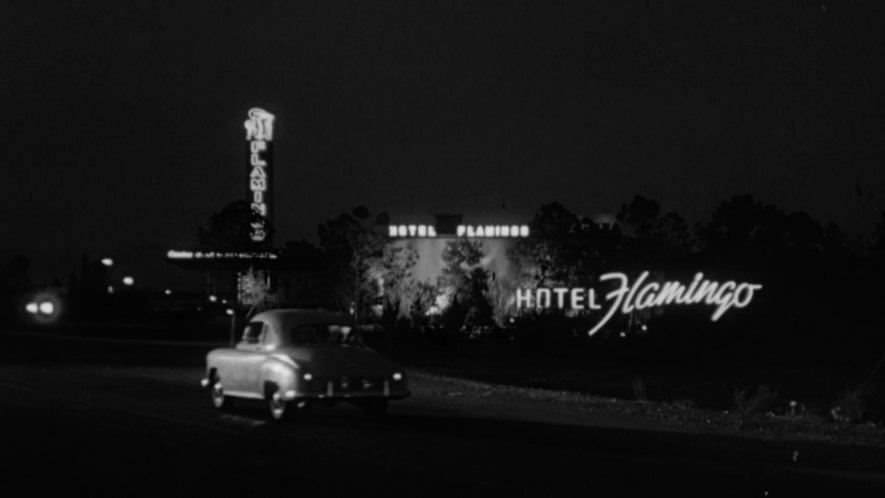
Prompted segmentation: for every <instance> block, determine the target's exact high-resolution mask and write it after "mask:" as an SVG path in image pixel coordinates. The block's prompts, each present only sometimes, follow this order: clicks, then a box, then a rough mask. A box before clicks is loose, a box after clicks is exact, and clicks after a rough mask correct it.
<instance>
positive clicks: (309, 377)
mask: <svg viewBox="0 0 885 498" xmlns="http://www.w3.org/2000/svg"><path fill="white" fill-rule="evenodd" d="M301 378H302V379H304V380H305V381H307V382H310V381H312V380H313V374H311V373H310V372H304V375H302V376H301Z"/></svg>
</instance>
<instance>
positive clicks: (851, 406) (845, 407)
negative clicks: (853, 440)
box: [830, 389, 866, 422]
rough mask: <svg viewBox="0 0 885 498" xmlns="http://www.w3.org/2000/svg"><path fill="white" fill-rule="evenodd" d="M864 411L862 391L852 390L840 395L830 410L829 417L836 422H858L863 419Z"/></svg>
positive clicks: (864, 404)
mask: <svg viewBox="0 0 885 498" xmlns="http://www.w3.org/2000/svg"><path fill="white" fill-rule="evenodd" d="M865 410H866V403H864V400H863V391H862V390H861V389H853V390H850V391H846V392H844V393H843V394H842V397H841V398H839V401H837V402H836V404H835V405H834V406H833V407H832V408H831V409H830V415H831V416H832V417H833V420H835V421H836V422H858V421H860V420H861V419H863V414H864V411H865Z"/></svg>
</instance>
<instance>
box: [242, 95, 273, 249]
mask: <svg viewBox="0 0 885 498" xmlns="http://www.w3.org/2000/svg"><path fill="white" fill-rule="evenodd" d="M273 121H274V115H273V114H271V113H269V112H267V111H265V110H264V109H260V108H258V107H253V108H252V109H249V119H247V120H246V121H245V122H244V123H243V126H245V128H246V157H247V161H248V173H249V180H248V182H249V183H248V185H249V190H248V191H247V196H248V199H249V204H250V205H251V206H252V211H254V212H255V213H257V214H259V215H260V216H261V217H262V220H261V221H255V222H253V223H252V231H251V233H250V236H251V237H252V240H253V241H255V242H264V241H265V240H266V239H267V237H268V228H269V226H270V222H271V210H270V206H271V181H270V171H271V163H272V159H273Z"/></svg>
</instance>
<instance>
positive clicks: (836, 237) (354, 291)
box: [276, 195, 885, 364]
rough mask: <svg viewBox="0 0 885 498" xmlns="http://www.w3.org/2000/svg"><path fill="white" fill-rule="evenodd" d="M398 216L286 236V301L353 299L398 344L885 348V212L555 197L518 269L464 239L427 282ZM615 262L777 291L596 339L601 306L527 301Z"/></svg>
mask: <svg viewBox="0 0 885 498" xmlns="http://www.w3.org/2000/svg"><path fill="white" fill-rule="evenodd" d="M388 223H389V217H388V216H387V215H386V214H385V213H380V214H371V213H370V212H369V211H368V210H367V209H366V208H362V207H360V208H356V209H354V210H353V211H352V212H351V213H345V214H342V215H341V216H339V217H338V218H336V219H333V220H329V221H327V222H326V223H324V224H322V225H320V226H319V239H320V243H319V246H314V245H313V244H310V243H308V242H307V241H303V240H302V241H298V242H289V243H287V245H286V251H285V254H286V256H285V257H286V258H287V259H288V260H289V261H290V264H289V265H288V268H289V270H288V272H287V274H286V276H285V278H284V279H283V280H282V282H283V283H282V285H281V288H280V289H278V291H279V292H280V294H281V295H282V296H283V298H282V302H284V303H290V304H293V305H301V304H307V305H316V306H323V307H330V308H333V309H337V310H339V311H344V312H350V313H352V314H354V315H355V316H356V317H357V318H358V319H359V320H360V321H362V322H369V323H375V324H377V325H380V326H382V327H383V328H384V329H385V330H387V331H388V336H389V338H393V340H394V342H396V343H408V342H410V341H419V342H422V341H423V342H427V341H431V342H433V341H436V342H435V344H437V345H438V343H439V342H442V343H445V344H453V343H463V342H465V341H469V339H471V338H473V339H480V340H482V341H487V342H488V341H494V340H496V339H495V338H497V339H499V340H501V341H503V342H507V343H510V346H508V347H518V344H524V345H525V347H526V349H527V350H530V351H533V352H540V351H547V352H552V353H561V354H569V353H575V354H581V355H586V354H588V353H589V354H593V353H594V352H596V353H598V354H600V355H605V356H611V355H612V354H614V353H613V352H615V351H618V352H620V353H619V354H626V355H633V356H641V355H647V356H653V355H666V357H667V358H669V359H677V358H695V357H697V356H699V355H703V356H708V357H710V358H721V359H732V360H739V361H760V362H765V361H772V362H780V363H797V364H816V363H823V362H827V363H838V364H852V363H855V362H858V361H863V362H864V363H866V362H868V361H869V359H870V358H873V359H875V358H876V357H878V356H881V355H882V354H883V353H885V341H883V339H882V334H881V333H880V331H881V330H882V325H883V320H882V318H881V316H880V313H879V312H878V310H879V307H878V306H877V304H878V303H879V302H881V301H882V299H883V298H885V292H883V291H882V289H881V287H880V285H879V282H880V281H881V280H882V278H883V277H885V275H883V273H885V250H883V247H885V240H883V239H885V237H883V234H885V212H883V213H882V216H881V217H880V219H879V221H878V223H877V225H876V227H875V229H874V230H873V231H872V232H871V233H870V234H869V235H868V236H867V237H865V238H863V239H862V240H860V241H851V240H849V238H848V236H847V235H846V234H845V233H844V232H843V231H842V230H841V229H840V228H839V227H837V226H836V225H834V224H832V223H830V224H826V225H822V224H821V223H820V222H818V221H816V220H814V219H813V218H811V217H810V216H809V215H808V214H806V213H803V212H786V211H784V210H782V209H780V208H778V207H776V206H774V205H771V204H766V203H763V202H761V201H759V200H757V199H754V198H753V197H752V196H749V195H739V196H735V197H732V198H730V199H727V200H725V201H723V202H722V203H720V204H719V205H718V206H717V207H716V208H715V209H714V210H713V212H712V213H711V215H710V217H709V218H708V219H706V220H702V221H700V222H698V223H695V224H690V223H688V222H687V221H686V220H685V219H684V218H683V217H682V216H681V215H679V214H678V213H676V212H664V211H662V210H661V207H660V205H659V203H657V202H655V201H653V200H649V199H645V198H643V197H640V196H636V197H634V198H633V199H632V200H631V201H630V202H629V203H627V204H624V205H623V206H621V207H620V209H619V211H618V212H617V216H616V221H614V222H611V223H605V222H598V221H596V220H595V219H593V218H591V217H583V216H579V215H577V214H575V213H573V212H571V211H569V210H568V209H567V208H566V207H564V206H562V205H561V204H558V203H550V204H546V205H543V206H541V208H540V209H539V211H538V212H537V213H536V214H535V216H534V218H533V219H532V220H531V222H530V227H531V231H532V236H531V237H529V238H526V239H519V240H518V241H517V242H516V243H515V244H514V245H513V246H512V247H511V248H510V249H509V251H508V257H509V260H510V264H511V268H512V270H513V271H512V275H509V276H507V278H501V276H496V275H494V274H492V273H491V272H489V271H488V269H487V268H486V267H485V266H484V265H483V264H482V263H481V261H482V259H483V256H484V254H483V252H482V245H481V243H480V242H478V241H471V240H466V239H453V240H450V241H449V242H447V246H446V248H445V250H444V252H443V260H444V263H445V264H446V267H445V268H444V269H443V272H442V274H441V275H440V276H439V278H437V279H436V280H435V281H421V282H419V281H415V280H414V279H413V278H412V277H411V269H412V268H413V267H414V265H415V262H416V260H417V254H416V252H415V250H414V248H413V247H412V246H411V245H410V244H408V243H407V242H405V243H403V242H402V241H401V242H400V243H394V242H392V241H391V240H390V239H388V238H387V235H386V230H385V229H386V225H387V224H388ZM612 271H619V272H624V273H626V274H628V275H634V276H635V275H638V274H639V273H640V272H642V271H649V272H651V274H652V275H653V276H654V275H659V276H664V277H666V278H667V279H676V280H679V281H682V282H688V281H690V280H691V277H692V276H693V275H694V274H695V273H696V272H703V273H704V274H705V275H707V276H709V277H710V278H713V279H715V280H719V281H725V280H736V281H739V282H740V281H748V282H754V283H759V284H761V285H763V290H762V291H760V292H759V293H758V294H757V296H756V297H755V298H754V300H753V302H752V303H751V305H750V306H748V307H747V308H745V309H740V310H738V309H732V310H730V311H729V312H727V313H726V314H725V315H723V316H722V318H720V319H719V320H718V321H716V322H713V321H711V319H710V315H711V313H712V309H711V308H710V307H708V306H684V307H679V306H671V307H667V308H666V309H665V310H658V311H657V312H644V313H635V314H633V315H625V316H616V317H615V318H614V319H612V321H611V322H610V323H609V324H608V325H607V326H606V328H605V329H604V330H602V331H600V333H598V334H596V335H595V336H594V337H593V338H588V337H587V334H586V332H587V331H588V330H589V329H590V328H591V326H592V324H593V323H595V322H597V321H598V320H599V318H600V315H599V312H595V313H591V312H585V313H577V314H571V315H570V316H566V314H564V313H563V312H562V311H561V310H550V311H547V312H526V311H522V312H519V313H516V312H515V310H514V306H513V301H514V299H513V296H514V292H515V289H516V288H518V287H522V288H535V287H576V286H591V285H593V284H594V282H596V281H597V280H598V278H599V276H600V275H601V274H603V273H606V272H612ZM439 296H445V299H444V300H443V303H444V304H443V305H442V306H438V303H439V301H438V298H439ZM276 302H280V301H276ZM577 351H580V353H576V352H577Z"/></svg>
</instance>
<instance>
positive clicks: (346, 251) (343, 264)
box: [317, 206, 390, 321]
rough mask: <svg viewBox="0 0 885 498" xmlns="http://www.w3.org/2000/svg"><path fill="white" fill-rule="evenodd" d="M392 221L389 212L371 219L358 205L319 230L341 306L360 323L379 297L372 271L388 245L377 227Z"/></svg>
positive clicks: (337, 298) (382, 232)
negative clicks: (374, 299) (374, 300)
mask: <svg viewBox="0 0 885 498" xmlns="http://www.w3.org/2000/svg"><path fill="white" fill-rule="evenodd" d="M389 220H390V217H389V216H388V215H387V213H380V214H379V215H377V216H376V217H375V219H374V220H372V219H371V214H370V213H369V210H368V209H366V208H365V207H364V206H359V207H356V208H354V209H353V210H351V212H350V213H345V214H342V215H340V216H339V217H338V218H335V219H333V220H329V221H327V222H326V223H324V224H322V225H320V226H319V227H318V229H317V232H318V234H319V237H320V247H321V248H322V250H323V252H324V253H325V257H326V264H327V265H328V272H329V275H330V277H331V278H332V279H333V281H334V290H333V293H334V295H335V298H336V300H337V302H338V305H339V307H340V308H341V309H345V310H348V311H351V313H352V314H353V315H354V318H355V319H356V320H357V321H359V320H360V319H361V318H362V317H364V316H366V315H367V314H368V313H367V312H368V310H369V308H370V306H371V305H372V304H373V302H372V301H373V298H374V297H375V296H377V295H378V287H377V283H376V281H375V280H373V279H372V273H371V270H372V269H373V267H374V266H375V265H376V264H377V263H378V262H379V261H380V260H381V258H382V257H383V255H384V247H385V244H386V242H387V238H386V235H385V233H384V231H383V230H380V229H378V228H379V227H386V225H387V224H388V223H389Z"/></svg>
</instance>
